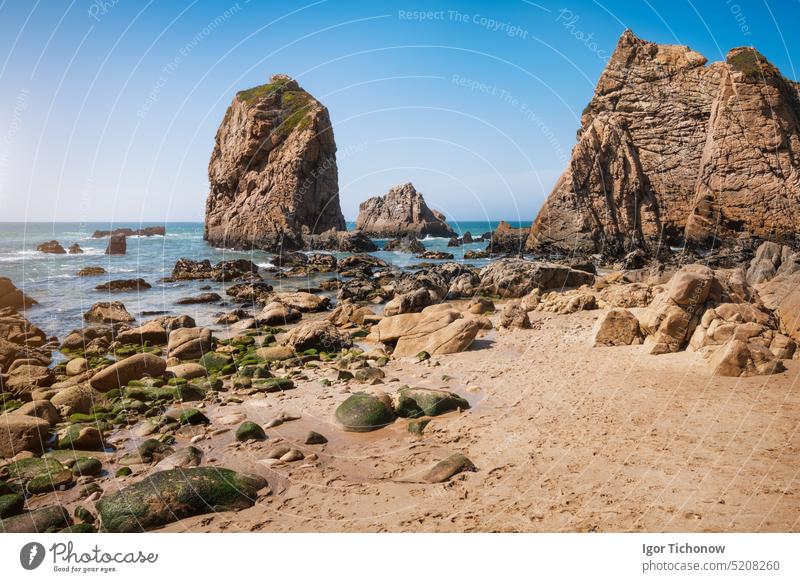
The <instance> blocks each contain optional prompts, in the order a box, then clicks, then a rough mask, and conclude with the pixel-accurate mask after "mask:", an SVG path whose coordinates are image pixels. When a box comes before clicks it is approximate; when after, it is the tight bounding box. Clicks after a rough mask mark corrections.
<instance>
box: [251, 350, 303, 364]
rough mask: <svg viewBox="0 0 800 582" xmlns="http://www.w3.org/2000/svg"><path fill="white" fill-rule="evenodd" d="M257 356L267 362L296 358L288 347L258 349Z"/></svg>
mask: <svg viewBox="0 0 800 582" xmlns="http://www.w3.org/2000/svg"><path fill="white" fill-rule="evenodd" d="M256 356H258V357H259V358H261V359H262V360H265V361H267V362H274V361H280V360H288V359H289V358H293V357H294V350H292V348H290V347H287V346H270V347H267V348H258V349H257V350H256Z"/></svg>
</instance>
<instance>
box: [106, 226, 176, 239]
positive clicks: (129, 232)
mask: <svg viewBox="0 0 800 582" xmlns="http://www.w3.org/2000/svg"><path fill="white" fill-rule="evenodd" d="M166 234H167V229H166V227H163V226H144V227H142V228H115V229H114V230H96V231H94V233H93V234H92V238H108V237H111V236H117V235H121V236H165V235H166Z"/></svg>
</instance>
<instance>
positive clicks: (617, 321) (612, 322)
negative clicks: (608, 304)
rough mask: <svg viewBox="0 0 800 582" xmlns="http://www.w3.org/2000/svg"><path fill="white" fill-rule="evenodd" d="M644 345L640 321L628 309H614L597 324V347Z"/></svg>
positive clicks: (595, 341)
mask: <svg viewBox="0 0 800 582" xmlns="http://www.w3.org/2000/svg"><path fill="white" fill-rule="evenodd" d="M640 343H642V333H641V331H640V330H639V320H638V319H636V316H635V315H633V314H632V313H631V312H630V311H628V310H627V309H612V310H610V311H609V312H608V313H606V314H605V315H604V316H603V317H601V318H600V321H599V322H598V324H597V327H596V331H595V335H594V345H595V346H629V345H631V344H640Z"/></svg>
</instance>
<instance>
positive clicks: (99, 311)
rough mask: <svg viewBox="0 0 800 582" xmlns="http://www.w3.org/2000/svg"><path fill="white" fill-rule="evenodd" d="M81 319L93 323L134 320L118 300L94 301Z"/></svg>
mask: <svg viewBox="0 0 800 582" xmlns="http://www.w3.org/2000/svg"><path fill="white" fill-rule="evenodd" d="M83 319H85V320H86V321H89V322H93V323H107V324H116V323H130V322H132V321H134V317H133V316H132V315H131V314H130V313H128V310H127V309H125V306H124V305H123V304H122V303H120V302H119V301H101V302H100V303H95V304H94V305H92V307H90V308H89V311H87V312H86V313H84V314H83Z"/></svg>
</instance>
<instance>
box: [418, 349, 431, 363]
mask: <svg viewBox="0 0 800 582" xmlns="http://www.w3.org/2000/svg"><path fill="white" fill-rule="evenodd" d="M430 359H431V355H430V354H429V353H428V352H426V351H421V352H420V353H418V354H417V361H418V362H424V361H425V360H430Z"/></svg>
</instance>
